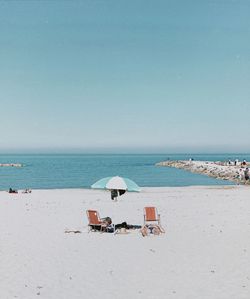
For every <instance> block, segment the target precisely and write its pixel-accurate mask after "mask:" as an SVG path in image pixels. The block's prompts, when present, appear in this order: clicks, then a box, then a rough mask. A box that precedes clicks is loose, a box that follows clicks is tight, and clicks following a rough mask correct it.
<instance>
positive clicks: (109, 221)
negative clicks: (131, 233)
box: [92, 217, 141, 233]
mask: <svg viewBox="0 0 250 299" xmlns="http://www.w3.org/2000/svg"><path fill="white" fill-rule="evenodd" d="M101 221H102V222H103V223H105V224H106V225H107V226H106V228H105V232H107V233H114V232H115V231H117V230H119V229H122V228H123V229H125V230H126V229H140V228H141V225H132V224H127V222H125V221H124V222H122V223H118V224H112V219H111V218H110V217H104V218H101ZM92 229H94V230H99V231H100V230H101V226H100V225H92Z"/></svg>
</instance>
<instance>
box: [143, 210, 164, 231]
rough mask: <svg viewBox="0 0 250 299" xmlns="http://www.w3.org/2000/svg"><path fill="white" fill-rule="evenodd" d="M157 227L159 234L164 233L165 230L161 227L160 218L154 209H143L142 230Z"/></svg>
mask: <svg viewBox="0 0 250 299" xmlns="http://www.w3.org/2000/svg"><path fill="white" fill-rule="evenodd" d="M146 227H148V228H154V227H157V228H158V229H159V230H160V232H161V233H165V230H164V229H163V228H162V226H161V216H160V214H158V212H157V209H156V208H155V207H145V208H144V225H143V228H146Z"/></svg>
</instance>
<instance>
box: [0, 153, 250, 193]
mask: <svg viewBox="0 0 250 299" xmlns="http://www.w3.org/2000/svg"><path fill="white" fill-rule="evenodd" d="M190 157H192V158H193V159H195V160H204V161H219V160H220V161H225V160H228V159H229V158H230V159H232V160H234V159H236V158H238V159H240V160H243V159H247V160H248V161H249V160H250V155H237V154H224V155H201V154H196V155H195V154H192V155H169V154H166V155H144V154H142V155H87V154H82V155H81V154H75V155H69V154H67V155H61V154H60V155H0V163H22V164H24V167H21V168H15V167H0V190H7V189H8V188H10V187H12V188H15V189H25V188H32V189H54V188H89V187H90V186H91V185H92V184H93V183H95V182H96V181H97V180H99V179H101V178H103V177H107V176H115V175H119V176H124V177H128V178H130V179H132V180H134V181H135V182H136V183H137V184H138V185H139V186H142V187H144V186H147V187H160V186H190V185H226V184H233V183H230V182H227V181H222V180H216V179H213V178H209V177H206V176H203V175H199V174H193V173H190V172H187V171H184V170H180V169H175V168H168V167H156V166H155V163H157V162H161V161H164V160H167V159H171V160H178V159H183V160H184V159H189V158H190Z"/></svg>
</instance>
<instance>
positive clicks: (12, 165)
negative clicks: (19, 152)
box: [0, 163, 23, 167]
mask: <svg viewBox="0 0 250 299" xmlns="http://www.w3.org/2000/svg"><path fill="white" fill-rule="evenodd" d="M22 166H23V165H22V164H20V163H0V167H22Z"/></svg>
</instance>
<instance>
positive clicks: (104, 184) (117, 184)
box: [91, 176, 141, 192]
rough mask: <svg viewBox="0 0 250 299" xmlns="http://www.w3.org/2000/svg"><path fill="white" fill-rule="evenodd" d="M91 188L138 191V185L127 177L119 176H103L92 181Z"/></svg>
mask: <svg viewBox="0 0 250 299" xmlns="http://www.w3.org/2000/svg"><path fill="white" fill-rule="evenodd" d="M91 188H93V189H107V190H124V191H135V192H140V191H141V189H140V187H139V186H138V185H137V184H136V183H135V182H133V181H132V180H130V179H128V178H122V177H119V176H114V177H107V178H103V179H101V180H99V181H97V182H96V183H94V184H93V185H92V186H91Z"/></svg>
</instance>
